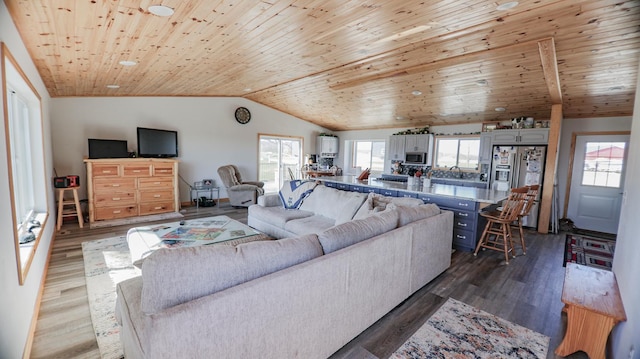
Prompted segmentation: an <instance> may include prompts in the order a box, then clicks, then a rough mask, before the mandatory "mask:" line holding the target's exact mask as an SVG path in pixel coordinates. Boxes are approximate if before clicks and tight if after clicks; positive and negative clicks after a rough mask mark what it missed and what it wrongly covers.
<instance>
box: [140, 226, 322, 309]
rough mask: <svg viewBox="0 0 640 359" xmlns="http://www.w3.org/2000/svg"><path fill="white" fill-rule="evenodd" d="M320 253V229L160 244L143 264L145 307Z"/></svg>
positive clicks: (172, 303)
mask: <svg viewBox="0 0 640 359" xmlns="http://www.w3.org/2000/svg"><path fill="white" fill-rule="evenodd" d="M321 255H322V247H321V246H320V243H319V242H318V238H317V236H316V235H306V236H302V237H296V238H287V239H281V240H277V241H256V242H249V243H244V244H240V245H238V246H236V247H232V246H198V247H191V248H175V249H159V250H157V251H155V252H154V253H153V254H151V255H150V256H149V257H147V259H145V261H144V262H143V264H142V281H143V285H142V300H141V308H142V311H143V312H144V313H145V314H151V313H155V312H158V311H160V310H163V309H165V308H169V307H172V306H175V305H178V304H181V303H185V302H188V301H191V300H193V299H196V298H200V297H203V296H206V295H209V294H212V293H215V292H218V291H221V290H224V289H227V288H230V287H233V286H236V285H238V284H241V283H244V282H248V281H250V280H252V279H255V278H258V277H262V276H264V275H267V274H269V273H273V272H276V271H279V270H281V269H284V268H287V267H291V266H293V265H296V264H298V263H302V262H305V261H308V260H310V259H313V258H316V257H319V256H321Z"/></svg>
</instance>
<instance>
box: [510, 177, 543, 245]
mask: <svg viewBox="0 0 640 359" xmlns="http://www.w3.org/2000/svg"><path fill="white" fill-rule="evenodd" d="M539 189H540V185H537V184H535V185H531V186H528V191H527V194H526V196H525V204H524V207H523V208H522V211H521V212H520V214H518V218H517V219H516V221H515V222H511V226H512V227H517V228H518V234H519V236H520V245H521V246H522V254H523V255H526V254H527V246H526V245H525V243H524V230H523V228H522V218H523V217H526V216H528V215H529V213H531V208H532V207H533V205H534V204H535V203H536V198H537V197H538V190H539Z"/></svg>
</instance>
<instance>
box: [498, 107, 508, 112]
mask: <svg viewBox="0 0 640 359" xmlns="http://www.w3.org/2000/svg"><path fill="white" fill-rule="evenodd" d="M505 110H506V108H504V107H496V111H498V112H504V111H505Z"/></svg>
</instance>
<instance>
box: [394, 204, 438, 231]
mask: <svg viewBox="0 0 640 359" xmlns="http://www.w3.org/2000/svg"><path fill="white" fill-rule="evenodd" d="M387 210H395V211H397V212H398V227H402V226H404V225H407V224H409V223H411V222H415V221H418V220H421V219H425V218H429V217H433V216H435V215H437V214H440V208H439V207H438V206H437V205H436V204H435V203H429V204H421V205H419V206H400V205H396V204H395V203H390V204H389V205H388V206H387Z"/></svg>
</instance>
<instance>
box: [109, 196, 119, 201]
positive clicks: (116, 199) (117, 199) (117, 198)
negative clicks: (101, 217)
mask: <svg viewBox="0 0 640 359" xmlns="http://www.w3.org/2000/svg"><path fill="white" fill-rule="evenodd" d="M111 199H112V200H114V201H119V200H120V197H113V198H111Z"/></svg>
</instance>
